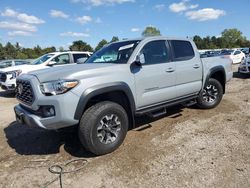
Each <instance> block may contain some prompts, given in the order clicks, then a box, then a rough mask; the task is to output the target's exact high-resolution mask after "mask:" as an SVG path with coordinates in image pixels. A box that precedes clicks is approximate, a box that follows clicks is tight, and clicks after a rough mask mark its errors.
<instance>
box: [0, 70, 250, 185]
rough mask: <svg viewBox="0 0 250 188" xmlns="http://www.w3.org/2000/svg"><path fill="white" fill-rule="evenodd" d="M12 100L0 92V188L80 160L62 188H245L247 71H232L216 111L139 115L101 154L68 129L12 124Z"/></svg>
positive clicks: (249, 136) (249, 116)
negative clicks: (133, 126) (122, 139)
mask: <svg viewBox="0 0 250 188" xmlns="http://www.w3.org/2000/svg"><path fill="white" fill-rule="evenodd" d="M236 68H237V67H236V66H235V67H234V69H235V70H236ZM16 103H17V101H16V100H15V98H14V97H13V95H11V94H8V93H6V92H3V91H0V151H1V152H0V187H8V188H9V187H25V188H26V187H43V186H44V185H45V184H46V183H48V182H50V181H51V180H53V179H54V178H55V177H56V176H57V175H55V174H51V173H50V172H49V171H48V167H49V166H50V165H53V164H61V165H63V164H65V162H67V161H69V160H72V159H79V158H80V159H87V160H88V163H87V165H86V166H85V168H84V169H82V170H81V171H79V172H77V173H71V174H64V175H63V176H62V181H63V185H64V187H199V188H200V187H225V188H230V187H234V188H235V187H239V188H244V187H246V188H249V187H250V76H240V75H239V74H237V73H235V74H234V78H233V80H231V81H230V82H229V83H228V85H227V91H226V94H225V95H224V97H223V100H222V102H221V104H220V105H219V106H218V107H217V108H215V109H212V110H200V109H197V108H182V107H175V108H172V109H169V113H168V115H166V116H165V117H162V118H159V119H150V118H148V117H141V118H138V119H137V121H136V122H137V125H138V128H136V129H134V130H131V131H129V133H128V135H127V137H126V140H125V142H124V144H123V145H122V146H121V147H120V148H119V149H118V150H117V151H115V152H113V153H111V154H109V155H105V156H101V157H94V156H93V155H91V154H90V153H88V152H86V151H84V150H83V149H82V148H81V146H80V144H79V141H78V139H77V137H76V135H75V134H74V133H73V132H68V133H65V132H54V131H45V130H41V129H30V128H27V127H25V126H23V125H20V124H18V123H16V122H15V117H14V113H13V107H14V105H15V104H16ZM79 165H81V164H80V162H78V163H77V164H76V163H74V164H72V165H69V166H67V168H70V169H73V168H76V167H77V166H79ZM65 168H66V167H65ZM50 187H59V181H56V182H54V183H52V184H51V185H50Z"/></svg>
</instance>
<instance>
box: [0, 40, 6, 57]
mask: <svg viewBox="0 0 250 188" xmlns="http://www.w3.org/2000/svg"><path fill="white" fill-rule="evenodd" d="M2 59H5V55H4V47H3V45H2V44H1V43H0V60H2Z"/></svg>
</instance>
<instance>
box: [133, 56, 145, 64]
mask: <svg viewBox="0 0 250 188" xmlns="http://www.w3.org/2000/svg"><path fill="white" fill-rule="evenodd" d="M135 62H136V63H137V64H138V65H144V64H145V63H146V61H145V56H144V54H139V55H137V56H136V60H135Z"/></svg>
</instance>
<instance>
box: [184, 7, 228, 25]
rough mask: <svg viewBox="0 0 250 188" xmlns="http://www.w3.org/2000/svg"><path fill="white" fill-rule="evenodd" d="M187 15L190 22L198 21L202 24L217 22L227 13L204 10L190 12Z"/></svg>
mask: <svg viewBox="0 0 250 188" xmlns="http://www.w3.org/2000/svg"><path fill="white" fill-rule="evenodd" d="M185 15H186V16H187V17H188V19H190V20H197V21H201V22H202V21H208V20H216V19H218V18H219V17H221V16H224V15H226V12H225V11H224V10H220V9H213V8H204V9H200V10H196V11H188V12H186V14H185Z"/></svg>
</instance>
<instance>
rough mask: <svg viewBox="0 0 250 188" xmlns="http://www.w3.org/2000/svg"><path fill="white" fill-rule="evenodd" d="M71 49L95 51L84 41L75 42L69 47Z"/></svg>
mask: <svg viewBox="0 0 250 188" xmlns="http://www.w3.org/2000/svg"><path fill="white" fill-rule="evenodd" d="M69 49H70V50H71V51H90V52H91V51H93V48H92V47H91V46H90V45H89V44H87V43H86V42H83V41H82V40H78V41H74V42H73V44H72V45H71V46H70V47H69Z"/></svg>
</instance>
